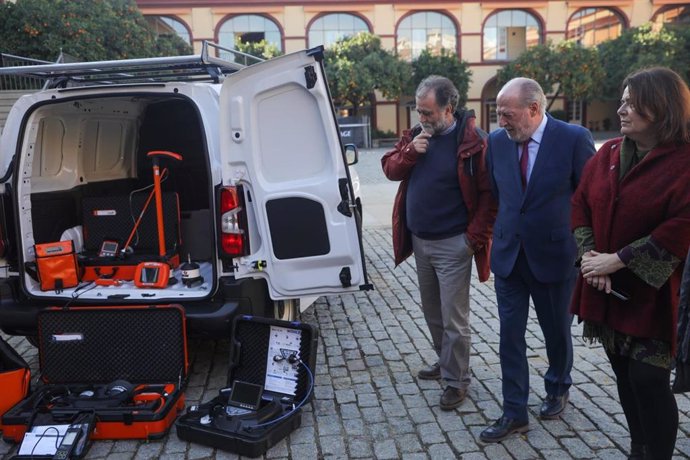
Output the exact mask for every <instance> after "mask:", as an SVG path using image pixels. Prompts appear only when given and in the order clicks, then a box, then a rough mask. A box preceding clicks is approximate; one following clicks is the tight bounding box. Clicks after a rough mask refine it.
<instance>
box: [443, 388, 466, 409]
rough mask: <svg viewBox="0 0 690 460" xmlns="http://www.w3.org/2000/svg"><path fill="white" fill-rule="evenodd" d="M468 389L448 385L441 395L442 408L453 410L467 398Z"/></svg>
mask: <svg viewBox="0 0 690 460" xmlns="http://www.w3.org/2000/svg"><path fill="white" fill-rule="evenodd" d="M465 396H467V390H461V389H460V388H455V387H446V389H445V390H443V394H442V395H441V404H440V406H441V410H453V409H455V408H456V407H458V406H459V405H460V404H462V402H463V401H464V400H465Z"/></svg>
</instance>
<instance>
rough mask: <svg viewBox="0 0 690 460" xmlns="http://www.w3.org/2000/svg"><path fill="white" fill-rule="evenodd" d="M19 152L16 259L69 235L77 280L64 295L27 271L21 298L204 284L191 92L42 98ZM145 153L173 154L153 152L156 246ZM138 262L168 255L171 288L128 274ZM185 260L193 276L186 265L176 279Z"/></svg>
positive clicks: (202, 209)
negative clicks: (158, 192) (157, 173)
mask: <svg viewBox="0 0 690 460" xmlns="http://www.w3.org/2000/svg"><path fill="white" fill-rule="evenodd" d="M20 149H21V150H20V154H19V155H18V157H19V158H21V160H20V162H19V164H18V174H17V177H19V178H21V181H18V183H17V196H18V199H19V203H20V208H19V216H18V217H19V228H20V232H21V235H22V237H21V238H20V239H21V243H22V244H23V245H24V246H23V247H22V248H21V250H22V251H23V255H24V261H25V262H29V263H30V262H31V261H34V260H35V256H36V255H35V252H34V245H35V244H42V243H51V242H57V241H60V240H61V239H62V240H72V241H73V242H74V246H75V250H76V252H77V258H78V261H79V270H80V271H81V273H82V279H84V280H85V281H82V283H81V284H80V285H79V286H78V287H70V288H67V287H66V288H64V289H62V292H59V290H57V291H55V290H50V291H46V290H41V289H40V285H39V280H38V279H37V277H36V276H31V275H30V274H26V275H25V276H24V282H25V288H26V291H27V293H28V294H30V295H32V296H36V297H52V298H54V297H63V298H72V297H77V296H78V297H79V299H94V300H98V299H104V298H108V297H112V296H119V297H122V298H126V299H128V300H135V299H148V300H154V299H155V300H161V299H181V298H190V299H192V298H201V297H206V296H209V295H210V293H212V292H213V290H214V289H215V286H214V280H216V274H215V271H216V269H217V267H215V266H214V263H213V261H214V260H215V258H214V257H213V255H214V254H215V253H216V245H215V240H216V238H215V231H214V225H215V224H214V219H213V216H214V213H213V212H211V210H210V206H211V203H212V202H213V197H212V196H210V194H211V193H213V191H214V190H215V187H214V186H213V184H211V183H210V181H211V174H210V172H209V171H210V167H209V164H208V162H209V155H208V153H207V145H206V136H205V134H204V131H203V124H202V122H201V120H200V116H199V114H198V111H197V110H196V108H195V105H194V104H193V103H192V102H191V100H190V99H188V98H186V97H183V96H172V95H170V94H169V93H168V94H164V95H155V94H145V93H139V94H127V95H123V94H119V95H113V96H110V97H103V96H101V97H97V98H83V97H81V98H78V99H74V100H66V101H65V100H62V101H60V102H55V103H51V102H48V103H45V104H43V105H40V106H38V107H37V108H36V109H35V110H33V111H32V112H31V113H30V115H29V117H28V119H27V121H26V125H25V129H24V132H23V142H22V143H21V146H20ZM152 151H153V152H156V151H157V152H160V151H163V152H173V153H175V154H178V155H180V156H181V157H182V159H181V161H177V160H175V159H172V158H170V157H168V156H165V155H163V156H161V157H160V160H159V162H160V176H159V177H160V181H161V187H160V188H161V190H162V193H161V196H162V199H161V204H162V213H163V214H162V215H163V223H164V225H163V231H164V240H165V245H164V251H163V253H160V251H159V236H160V235H159V233H158V221H157V215H156V211H157V203H156V201H157V197H155V196H154V195H155V194H154V193H153V190H154V187H153V183H154V168H153V163H154V161H153V158H152V157H151V156H149V155H147V154H148V153H149V152H152ZM140 217H141V219H140ZM137 221H140V222H139V223H138V225H136V224H137ZM135 227H136V228H135ZM128 242H129V243H128ZM108 245H112V247H111V248H110V249H113V251H112V252H108V249H109V247H108ZM142 262H152V263H154V262H164V263H166V262H167V264H168V265H169V266H170V267H171V270H170V280H171V281H172V280H173V278H174V280H175V281H174V284H168V282H167V280H165V282H164V283H163V282H161V283H159V284H158V285H156V286H153V285H152V284H151V283H150V282H151V281H152V280H151V279H148V281H149V283H147V282H146V281H147V280H142V279H139V280H137V279H133V278H132V277H133V272H134V270H135V267H136V266H137V265H138V264H140V263H142ZM156 266H157V265H156V264H152V267H154V268H155V267H156ZM188 268H191V271H190V273H191V274H190V273H186V272H185V275H186V276H185V279H184V280H183V274H182V272H183V270H185V269H188ZM166 271H167V269H166ZM28 272H29V273H31V270H28ZM154 274H156V275H160V274H162V273H159V274H158V273H154V271H152V270H149V272H148V273H144V274H143V275H142V274H141V273H140V274H139V275H138V276H139V278H141V277H146V276H148V277H150V276H153V275H154ZM89 281H90V283H89V284H88V285H87V283H88V282H89ZM137 281H139V282H137ZM163 286H164V287H163ZM125 296H126V297H125Z"/></svg>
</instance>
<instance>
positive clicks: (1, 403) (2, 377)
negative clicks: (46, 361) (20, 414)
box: [0, 337, 31, 430]
mask: <svg viewBox="0 0 690 460" xmlns="http://www.w3.org/2000/svg"><path fill="white" fill-rule="evenodd" d="M30 381H31V371H30V370H29V365H28V364H27V363H26V361H24V358H22V357H21V356H20V355H19V353H17V351H16V350H15V349H14V348H12V347H11V346H10V344H8V343H7V342H5V341H4V340H3V339H2V337H0V416H1V415H2V414H4V413H5V412H6V411H7V410H8V409H10V408H11V407H12V406H14V405H15V404H17V403H18V402H19V401H21V400H22V399H24V398H26V395H27V394H28V392H29V383H30ZM0 430H2V421H1V419H0Z"/></svg>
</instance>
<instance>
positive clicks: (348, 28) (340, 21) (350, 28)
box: [309, 13, 369, 47]
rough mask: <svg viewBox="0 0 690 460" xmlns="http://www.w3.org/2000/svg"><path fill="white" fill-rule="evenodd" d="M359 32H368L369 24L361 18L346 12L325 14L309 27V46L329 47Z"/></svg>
mask: <svg viewBox="0 0 690 460" xmlns="http://www.w3.org/2000/svg"><path fill="white" fill-rule="evenodd" d="M359 32H369V26H367V23H366V22H364V20H363V19H362V18H360V17H358V16H355V15H354V14H347V13H334V14H326V15H324V16H321V17H319V18H318V19H316V20H315V21H314V22H313V23H312V24H311V26H310V27H309V46H310V47H313V46H318V45H323V46H325V47H329V46H331V45H332V44H334V43H335V42H337V41H338V40H340V39H341V38H345V37H352V36H354V35H357V34H358V33H359Z"/></svg>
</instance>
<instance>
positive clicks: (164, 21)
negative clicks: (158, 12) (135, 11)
mask: <svg viewBox="0 0 690 460" xmlns="http://www.w3.org/2000/svg"><path fill="white" fill-rule="evenodd" d="M146 21H148V23H149V25H150V26H151V28H152V29H153V31H154V32H155V33H156V35H178V36H179V37H180V38H182V40H184V41H185V43H187V44H189V45H191V44H192V38H191V37H190V36H189V30H188V29H187V27H186V26H185V25H184V24H183V23H182V22H181V21H180V20H178V19H175V18H170V17H167V16H146Z"/></svg>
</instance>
